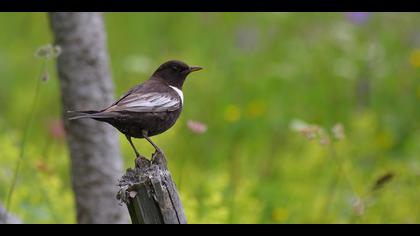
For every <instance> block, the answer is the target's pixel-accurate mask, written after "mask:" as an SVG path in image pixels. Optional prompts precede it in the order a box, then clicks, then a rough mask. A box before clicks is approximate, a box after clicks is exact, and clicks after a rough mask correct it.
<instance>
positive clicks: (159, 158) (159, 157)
mask: <svg viewBox="0 0 420 236" xmlns="http://www.w3.org/2000/svg"><path fill="white" fill-rule="evenodd" d="M143 137H144V138H145V139H146V140H147V141H148V142H149V143H150V144H152V146H153V147H154V148H155V149H156V152H155V153H154V154H153V155H152V162H153V163H156V164H158V165H159V166H161V167H163V168H164V169H167V168H168V167H167V161H166V158H165V155H164V154H163V152H162V150H160V148H159V147H158V146H157V145H156V144H155V143H153V141H152V140H151V139H150V138H149V136H148V135H147V131H143Z"/></svg>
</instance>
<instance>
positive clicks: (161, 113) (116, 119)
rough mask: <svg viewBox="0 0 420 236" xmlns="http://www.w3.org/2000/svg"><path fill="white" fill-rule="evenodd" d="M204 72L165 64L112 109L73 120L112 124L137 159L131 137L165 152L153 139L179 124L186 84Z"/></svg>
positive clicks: (77, 114)
mask: <svg viewBox="0 0 420 236" xmlns="http://www.w3.org/2000/svg"><path fill="white" fill-rule="evenodd" d="M201 69H202V68H201V67H198V66H188V65H187V64H185V63H184V62H181V61H177V60H171V61H168V62H165V63H163V64H162V65H161V66H160V67H159V68H158V69H157V70H156V71H155V72H154V73H153V75H152V76H151V77H150V79H149V80H147V81H145V82H144V83H142V84H140V85H137V86H135V87H134V88H132V89H130V90H129V91H128V92H127V93H126V94H125V95H123V96H122V97H121V98H120V99H118V100H117V101H116V102H114V103H113V104H112V105H111V106H109V107H107V108H105V109H103V110H100V111H92V110H91V111H76V112H72V113H73V114H74V116H73V117H71V118H69V119H70V120H75V119H80V118H92V119H94V120H98V121H102V122H106V123H109V124H111V125H112V126H114V127H115V128H117V129H118V130H119V131H121V132H122V133H123V134H125V136H126V137H127V139H128V141H129V142H130V145H131V147H132V148H133V149H134V152H135V153H136V156H137V157H138V156H140V154H139V152H138V151H137V149H136V147H135V146H134V144H133V142H132V141H131V137H134V138H145V139H146V140H147V141H149V143H150V144H152V145H153V147H154V148H155V149H156V151H157V152H159V153H161V150H160V148H159V147H158V146H157V145H156V144H154V143H153V142H152V140H151V139H150V137H151V136H154V135H157V134H161V133H163V132H165V131H166V130H168V129H169V128H171V127H172V126H173V125H174V124H175V122H176V120H177V119H178V117H179V115H180V114H181V110H182V107H183V103H184V96H183V93H182V86H183V84H184V81H185V79H186V77H187V75H188V74H190V73H191V72H193V71H197V70H201Z"/></svg>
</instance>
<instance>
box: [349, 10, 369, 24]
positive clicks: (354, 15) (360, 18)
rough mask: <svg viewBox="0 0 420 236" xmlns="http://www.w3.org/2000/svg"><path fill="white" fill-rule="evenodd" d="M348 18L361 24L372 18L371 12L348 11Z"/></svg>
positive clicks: (354, 22)
mask: <svg viewBox="0 0 420 236" xmlns="http://www.w3.org/2000/svg"><path fill="white" fill-rule="evenodd" d="M346 18H347V20H348V21H350V22H351V23H353V24H356V25H361V24H364V23H366V22H368V20H369V18H370V13H369V12H347V13H346Z"/></svg>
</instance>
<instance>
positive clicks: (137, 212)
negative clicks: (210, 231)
mask: <svg viewBox="0 0 420 236" xmlns="http://www.w3.org/2000/svg"><path fill="white" fill-rule="evenodd" d="M118 186H119V187H120V190H119V192H118V194H117V199H118V200H120V201H121V203H125V204H126V205H127V208H128V211H129V213H130V217H131V221H132V223H133V224H186V223H187V219H186V217H185V214H184V209H183V208H182V205H181V201H180V199H179V195H178V192H177V190H176V187H175V184H174V182H173V180H172V176H171V174H170V172H169V171H168V169H167V164H166V158H165V155H164V154H163V153H158V152H155V153H154V154H153V155H152V159H151V161H149V160H148V159H146V158H144V157H142V156H140V157H137V158H136V161H135V168H134V169H131V168H129V169H127V171H126V173H125V175H124V176H123V177H122V178H121V179H120V181H119V183H118Z"/></svg>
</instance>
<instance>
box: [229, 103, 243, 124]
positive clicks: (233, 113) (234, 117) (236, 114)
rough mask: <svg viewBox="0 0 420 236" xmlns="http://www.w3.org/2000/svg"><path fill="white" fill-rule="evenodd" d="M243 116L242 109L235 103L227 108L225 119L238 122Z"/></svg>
mask: <svg viewBox="0 0 420 236" xmlns="http://www.w3.org/2000/svg"><path fill="white" fill-rule="evenodd" d="M240 118H241V111H240V110H239V107H237V106H235V105H229V106H227V107H226V109H225V120H226V121H228V122H231V123H234V122H237V121H238V120H239V119H240Z"/></svg>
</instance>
